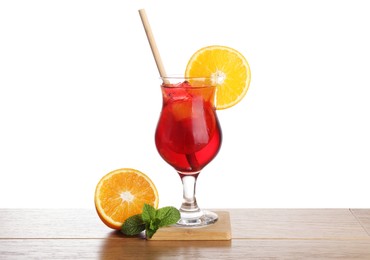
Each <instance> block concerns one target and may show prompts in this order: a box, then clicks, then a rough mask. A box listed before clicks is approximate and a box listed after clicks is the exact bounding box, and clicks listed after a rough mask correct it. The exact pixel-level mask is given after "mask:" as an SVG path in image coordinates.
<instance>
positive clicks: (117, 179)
mask: <svg viewBox="0 0 370 260" xmlns="http://www.w3.org/2000/svg"><path fill="white" fill-rule="evenodd" d="M144 203H146V204H149V205H151V206H153V207H154V208H157V207H158V191H157V189H156V187H155V186H154V183H153V182H152V181H151V180H150V179H149V177H148V176H146V175H145V174H144V173H142V172H140V171H138V170H135V169H130V168H122V169H118V170H114V171H112V172H110V173H108V174H107V175H105V176H104V177H103V178H101V180H100V181H99V183H98V185H97V186H96V190H95V208H96V211H97V213H98V215H99V217H100V219H101V220H102V221H103V222H104V223H105V224H106V225H107V226H108V227H110V228H113V229H120V228H121V226H122V224H123V222H125V220H126V219H127V218H129V217H131V216H133V215H136V214H140V213H142V209H143V206H144Z"/></svg>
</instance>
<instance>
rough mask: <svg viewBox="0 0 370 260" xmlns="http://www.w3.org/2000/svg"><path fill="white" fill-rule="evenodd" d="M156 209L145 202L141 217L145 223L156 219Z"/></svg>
mask: <svg viewBox="0 0 370 260" xmlns="http://www.w3.org/2000/svg"><path fill="white" fill-rule="evenodd" d="M155 214H156V210H155V208H154V207H153V206H151V205H149V204H144V207H143V213H142V214H141V217H142V218H143V221H144V222H145V223H150V221H151V220H153V219H155Z"/></svg>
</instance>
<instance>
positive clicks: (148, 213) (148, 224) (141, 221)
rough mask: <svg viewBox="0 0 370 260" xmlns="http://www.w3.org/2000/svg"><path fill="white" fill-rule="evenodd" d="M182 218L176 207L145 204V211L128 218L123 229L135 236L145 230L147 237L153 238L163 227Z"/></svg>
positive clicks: (125, 232)
mask: <svg viewBox="0 0 370 260" xmlns="http://www.w3.org/2000/svg"><path fill="white" fill-rule="evenodd" d="M179 219H180V211H178V210H177V209H176V208H175V207H164V208H160V209H155V208H154V207H153V206H151V205H149V204H144V207H143V212H142V213H141V214H137V215H134V216H132V217H129V218H128V219H126V221H125V223H123V225H122V228H121V231H122V233H123V234H125V235H128V236H135V235H138V234H140V233H141V232H143V231H144V230H145V235H146V237H147V238H151V237H152V236H153V235H154V234H155V232H157V230H158V229H159V228H161V227H165V226H169V225H172V224H176V223H177V221H179Z"/></svg>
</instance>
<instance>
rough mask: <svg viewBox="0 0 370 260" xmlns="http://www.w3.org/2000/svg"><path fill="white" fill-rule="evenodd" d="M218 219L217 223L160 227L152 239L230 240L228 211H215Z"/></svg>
mask: <svg viewBox="0 0 370 260" xmlns="http://www.w3.org/2000/svg"><path fill="white" fill-rule="evenodd" d="M215 213H216V214H217V215H218V220H217V222H216V223H215V224H213V225H209V226H204V227H198V228H186V227H176V226H171V227H166V228H160V229H159V230H158V231H157V233H155V234H154V236H153V237H152V239H151V240H230V239H231V225H230V215H229V212H227V211H215Z"/></svg>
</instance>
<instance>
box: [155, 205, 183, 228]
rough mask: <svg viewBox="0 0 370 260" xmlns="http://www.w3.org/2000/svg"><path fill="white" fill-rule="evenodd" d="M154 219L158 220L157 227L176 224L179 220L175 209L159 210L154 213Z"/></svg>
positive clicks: (165, 208)
mask: <svg viewBox="0 0 370 260" xmlns="http://www.w3.org/2000/svg"><path fill="white" fill-rule="evenodd" d="M156 217H157V218H158V219H160V220H161V221H160V223H159V227H164V226H169V225H172V224H176V223H177V221H179V219H180V218H181V216H180V211H179V210H178V209H176V208H175V207H164V208H160V209H158V210H157V212H156Z"/></svg>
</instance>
